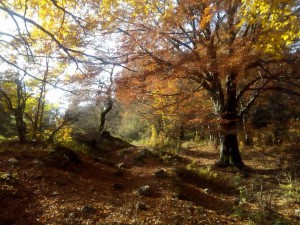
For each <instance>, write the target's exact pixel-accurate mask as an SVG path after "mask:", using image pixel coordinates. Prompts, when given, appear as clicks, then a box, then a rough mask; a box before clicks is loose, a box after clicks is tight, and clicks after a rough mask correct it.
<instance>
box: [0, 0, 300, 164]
mask: <svg viewBox="0 0 300 225" xmlns="http://www.w3.org/2000/svg"><path fill="white" fill-rule="evenodd" d="M299 12H300V6H299V1H298V0H277V1H270V0H251V1H250V0H225V1H213V0H200V1H194V0H177V1H174V0H150V1H149V0H147V1H146V0H139V1H138V0H113V1H112V0H103V1H95V0H80V1H66V0H43V1H37V0H18V1H10V0H6V1H1V3H0V14H1V16H2V17H4V18H5V21H7V22H9V24H10V25H11V26H13V27H11V28H9V29H6V30H3V31H2V30H0V49H1V50H3V51H2V52H1V53H0V60H1V61H2V63H1V64H2V65H3V66H2V71H1V72H3V73H5V74H8V73H12V72H13V73H15V74H24V76H26V77H27V78H26V79H25V80H26V82H29V83H30V84H29V83H28V84H26V82H25V83H23V84H24V85H23V86H22V88H19V90H24V94H25V93H28V95H26V94H25V95H22V96H29V97H28V99H27V97H26V101H24V99H23V100H22V101H24V103H25V102H26V106H25V105H23V106H22V107H21V108H23V109H22V112H20V113H21V114H22V115H23V114H24V115H23V116H25V117H26V118H25V119H23V118H22V117H21V120H23V122H24V121H26V120H27V123H28V122H30V121H31V123H32V124H33V128H32V129H33V130H36V131H37V130H38V127H41V126H42V125H41V118H44V116H43V112H44V103H45V101H44V100H45V94H46V92H47V90H48V89H47V87H48V86H52V87H56V88H57V87H59V88H60V89H63V90H66V89H68V91H69V92H72V93H75V94H76V93H77V94H78V93H80V92H79V90H78V89H79V88H78V83H80V85H81V86H82V87H83V89H84V88H86V89H87V88H88V89H90V88H91V89H93V88H95V89H97V88H98V89H99V92H98V94H93V95H91V96H94V97H95V98H99V96H100V97H101V98H99V99H102V100H103V101H104V102H105V101H108V103H109V105H107V104H106V103H102V106H103V107H102V110H103V111H102V113H103V114H102V113H101V114H102V115H103V117H104V118H105V115H106V113H105V112H106V111H107V110H108V109H111V108H112V100H113V98H118V99H120V100H123V102H133V101H135V104H136V103H137V102H138V103H142V104H143V105H144V106H147V107H148V108H147V110H148V113H149V114H156V116H158V117H159V118H160V120H161V121H162V122H161V123H160V125H159V126H158V125H157V126H156V128H155V129H156V131H155V132H158V133H159V132H160V131H161V129H162V127H163V126H162V125H163V124H165V125H164V127H165V128H166V127H167V126H166V124H167V123H171V121H173V122H174V121H176V123H175V122H174V124H176V125H174V126H175V128H174V129H175V130H176V127H178V128H179V131H182V132H183V131H184V129H185V128H187V127H189V128H191V127H193V129H196V128H197V126H207V124H208V121H210V122H212V123H213V124H214V127H215V128H214V129H215V134H216V135H217V136H219V137H220V143H221V149H220V150H221V156H220V159H219V165H220V166H228V165H230V164H233V165H235V166H237V167H243V165H244V164H243V161H242V158H241V156H240V153H239V148H238V140H237V133H238V125H239V123H240V121H242V120H243V118H244V116H245V115H246V114H247V113H248V112H249V110H250V109H251V107H253V106H254V105H255V103H256V102H257V101H258V99H259V98H260V97H261V96H263V93H264V92H265V91H266V92H269V93H270V92H273V91H279V92H281V93H286V94H289V95H294V96H299V95H300V90H299V87H300V86H299V85H300V84H299V78H300V77H299V75H300V73H299V36H300V31H299V25H300V24H299V23H300V20H299ZM4 65H5V66H4ZM112 67H118V68H120V69H118V68H117V69H116V70H115V73H110V79H109V82H106V81H104V82H103V81H101V80H100V81H99V80H98V81H97V79H98V78H99V77H100V79H101V76H99V74H101V73H103V72H105V71H107V69H108V70H109V69H111V68H112ZM22 79H23V78H22ZM22 79H21V80H22ZM29 80H31V81H29ZM74 82H75V83H76V82H77V86H76V85H73V86H65V85H66V84H70V83H73V84H74ZM94 82H96V83H97V84H95V83H94ZM115 82H116V89H115V87H112V86H113V84H114V83H115ZM108 84H110V85H108ZM2 85H6V83H5V82H4V83H3V84H2ZM29 86H32V87H33V88H32V89H30V88H29V89H28V87H29ZM104 86H105V87H106V89H105V90H106V91H105V93H104V92H103V90H102V89H101V88H103V87H104ZM16 87H17V88H18V86H16ZM71 87H73V90H71ZM74 87H75V88H74ZM38 89H39V90H38ZM17 90H18V89H17ZM100 92H101V93H100ZM1 93H2V98H3V99H6V100H7V98H6V97H5V95H6V93H7V92H6V91H5V88H4V86H3V87H2V86H1ZM22 93H23V92H22ZM95 93H97V91H96V92H95ZM99 93H100V94H99ZM33 96H36V97H35V99H36V102H37V103H36V104H37V105H38V107H37V108H36V111H35V113H33V114H31V116H29V113H28V112H27V113H26V107H27V108H28V107H29V106H30V105H32V103H30V102H33V100H32V98H33ZM91 96H90V97H91ZM103 96H104V97H103ZM21 99H22V98H21ZM4 101H5V100H4ZM27 101H28V102H27ZM84 101H85V100H82V102H84ZM6 102H7V101H6ZM8 105H9V104H8ZM8 105H7V106H8ZM100 105H101V104H100ZM105 105H106V106H105ZM10 108H13V107H10ZM142 108H143V107H142ZM140 109H141V108H140ZM143 109H144V108H143ZM145 109H146V108H145ZM31 110H32V108H31ZM30 118H31V119H30ZM34 118H35V119H34ZM67 120H68V119H67ZM39 121H40V122H39ZM166 121H169V122H166ZM20 124H22V123H20ZM63 124H64V123H63ZM101 124H102V122H101ZM103 124H104V123H103ZM103 126H104V125H103ZM103 126H102V125H101V126H100V127H101V130H103V129H104V127H103ZM58 127H60V126H58ZM22 129H23V130H24V129H25V126H24V127H23V128H22ZM172 129H173V128H172ZM172 129H169V131H168V133H172V132H171V130H172ZM54 130H55V131H56V129H54ZM177 130H178V129H177ZM36 131H35V132H34V133H36ZM182 132H177V133H178V134H177V135H179V136H180V135H182V134H181V133H182ZM33 136H36V135H35V134H34V135H33Z"/></svg>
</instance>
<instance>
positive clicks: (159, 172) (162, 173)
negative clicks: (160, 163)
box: [154, 169, 168, 177]
mask: <svg viewBox="0 0 300 225" xmlns="http://www.w3.org/2000/svg"><path fill="white" fill-rule="evenodd" d="M154 176H156V177H167V176H168V173H167V172H166V171H165V170H164V169H159V170H157V171H155V172H154Z"/></svg>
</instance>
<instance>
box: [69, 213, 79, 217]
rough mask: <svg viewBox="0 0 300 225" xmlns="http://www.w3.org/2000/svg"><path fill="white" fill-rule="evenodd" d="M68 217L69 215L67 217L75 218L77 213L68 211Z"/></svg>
mask: <svg viewBox="0 0 300 225" xmlns="http://www.w3.org/2000/svg"><path fill="white" fill-rule="evenodd" d="M68 217H69V218H77V217H78V214H77V213H76V212H70V213H69V214H68Z"/></svg>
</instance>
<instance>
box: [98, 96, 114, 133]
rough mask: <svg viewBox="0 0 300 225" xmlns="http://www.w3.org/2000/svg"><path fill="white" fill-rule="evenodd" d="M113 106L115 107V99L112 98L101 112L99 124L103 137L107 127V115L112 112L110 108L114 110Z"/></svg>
mask: <svg viewBox="0 0 300 225" xmlns="http://www.w3.org/2000/svg"><path fill="white" fill-rule="evenodd" d="M112 107H113V101H112V99H109V100H108V103H107V107H106V109H105V110H104V111H103V112H102V113H101V119H100V125H99V133H100V136H101V137H102V132H103V131H104V128H105V122H106V115H107V114H108V113H109V112H110V110H112Z"/></svg>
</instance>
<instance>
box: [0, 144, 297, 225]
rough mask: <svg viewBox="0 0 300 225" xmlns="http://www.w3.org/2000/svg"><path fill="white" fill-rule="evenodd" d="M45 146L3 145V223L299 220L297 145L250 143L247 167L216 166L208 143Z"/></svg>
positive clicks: (59, 224)
mask: <svg viewBox="0 0 300 225" xmlns="http://www.w3.org/2000/svg"><path fill="white" fill-rule="evenodd" d="M48 150H49V148H48V149H47V150H46V149H43V147H42V146H33V145H29V144H23V145H22V144H18V143H6V144H2V145H1V147H0V225H27V224H28V225H42V224H49V225H50V224H53V225H64V224H66V225H71V224H74V225H75V224H76V225H80V224H95V225H96V224H99V225H100V224H109V225H113V224H115V225H121V224H123V225H125V224H136V225H140V224H170V225H181V224H182V225H188V224H299V218H300V217H297V212H298V211H297V210H299V209H300V202H299V196H300V193H298V192H299V187H298V186H297V185H298V184H299V183H297V182H298V180H297V179H298V178H299V176H298V175H299V173H298V175H297V173H296V171H297V170H298V169H299V159H300V158H299V155H300V150H299V147H297V146H285V147H284V146H281V147H273V148H269V149H268V150H266V149H248V150H247V151H244V152H243V157H244V159H245V163H246V164H247V165H248V166H249V167H250V169H248V170H245V171H238V170H236V169H235V168H226V169H219V168H215V167H214V166H213V165H214V162H215V160H216V159H217V157H218V152H216V150H214V149H213V148H212V147H211V146H208V147H205V146H203V147H195V146H190V147H187V148H185V149H182V150H180V151H179V152H178V153H177V154H171V153H167V152H157V151H154V150H146V149H145V148H143V147H134V146H133V147H128V148H126V149H121V150H116V149H111V150H109V151H105V152H94V153H92V154H86V153H78V155H79V159H80V162H78V161H77V159H74V157H73V155H72V154H71V156H70V155H68V154H61V155H53V154H49V151H48ZM297 160H298V161H297ZM294 172H295V173H294ZM298 172H299V170H298ZM297 176H298V177H297ZM289 179H290V180H289ZM143 191H144V192H143ZM297 191H298V192H297ZM299 214H300V212H299Z"/></svg>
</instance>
